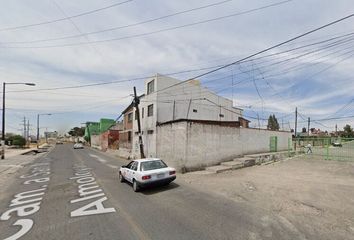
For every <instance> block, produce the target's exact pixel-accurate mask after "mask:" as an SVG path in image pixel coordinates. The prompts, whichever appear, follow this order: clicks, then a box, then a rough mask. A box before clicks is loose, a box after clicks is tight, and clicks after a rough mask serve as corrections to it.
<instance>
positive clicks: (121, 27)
mask: <svg viewBox="0 0 354 240" xmlns="http://www.w3.org/2000/svg"><path fill="white" fill-rule="evenodd" d="M230 1H233V0H226V1H221V2H216V3H212V4H208V5H203V6H200V7H196V8H191V9H187V10H184V11H180V12H175V13H172V14H168V15H164V16H161V17H157V18H151V19H148V20H145V21H141V22H137V23H132V24H127V25H122V26H117V27H111V28H107V29H102V30H98V31H93V32H86V33H80V34H75V35H69V36H64V37H57V38H46V39H39V40H32V41H17V42H0V43H1V44H28V43H38V42H48V41H57V40H64V39H71V38H79V37H83V36H88V35H93V34H98V33H104V32H111V31H115V30H119V29H124V28H129V27H136V26H139V25H143V24H146V23H151V22H155V21H158V20H162V19H166V18H170V17H174V16H178V15H181V14H185V13H189V12H193V11H198V10H202V9H206V8H210V7H215V6H218V5H221V4H224V3H227V2H230Z"/></svg>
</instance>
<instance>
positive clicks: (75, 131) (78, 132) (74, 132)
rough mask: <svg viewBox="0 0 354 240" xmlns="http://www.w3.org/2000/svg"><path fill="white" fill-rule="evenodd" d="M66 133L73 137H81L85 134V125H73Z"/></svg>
mask: <svg viewBox="0 0 354 240" xmlns="http://www.w3.org/2000/svg"><path fill="white" fill-rule="evenodd" d="M68 134H69V135H70V136H73V137H82V136H84V134H85V127H74V128H72V129H71V130H70V131H69V132H68Z"/></svg>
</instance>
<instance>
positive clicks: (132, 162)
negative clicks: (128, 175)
mask: <svg viewBox="0 0 354 240" xmlns="http://www.w3.org/2000/svg"><path fill="white" fill-rule="evenodd" d="M133 164H134V161H131V162H130V163H128V165H127V168H129V169H130V168H131V166H132V165H133Z"/></svg>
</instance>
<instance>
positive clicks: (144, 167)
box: [140, 160, 167, 171]
mask: <svg viewBox="0 0 354 240" xmlns="http://www.w3.org/2000/svg"><path fill="white" fill-rule="evenodd" d="M160 168H167V165H166V163H164V162H163V161H162V160H154V161H147V162H142V163H141V168H140V169H141V171H149V170H154V169H160Z"/></svg>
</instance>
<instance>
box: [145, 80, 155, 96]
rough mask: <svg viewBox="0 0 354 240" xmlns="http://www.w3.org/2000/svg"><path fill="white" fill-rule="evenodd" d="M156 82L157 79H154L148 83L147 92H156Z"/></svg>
mask: <svg viewBox="0 0 354 240" xmlns="http://www.w3.org/2000/svg"><path fill="white" fill-rule="evenodd" d="M154 83H155V80H152V81H151V82H149V83H148V85H147V94H148V95H149V94H150V93H153V92H154Z"/></svg>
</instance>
